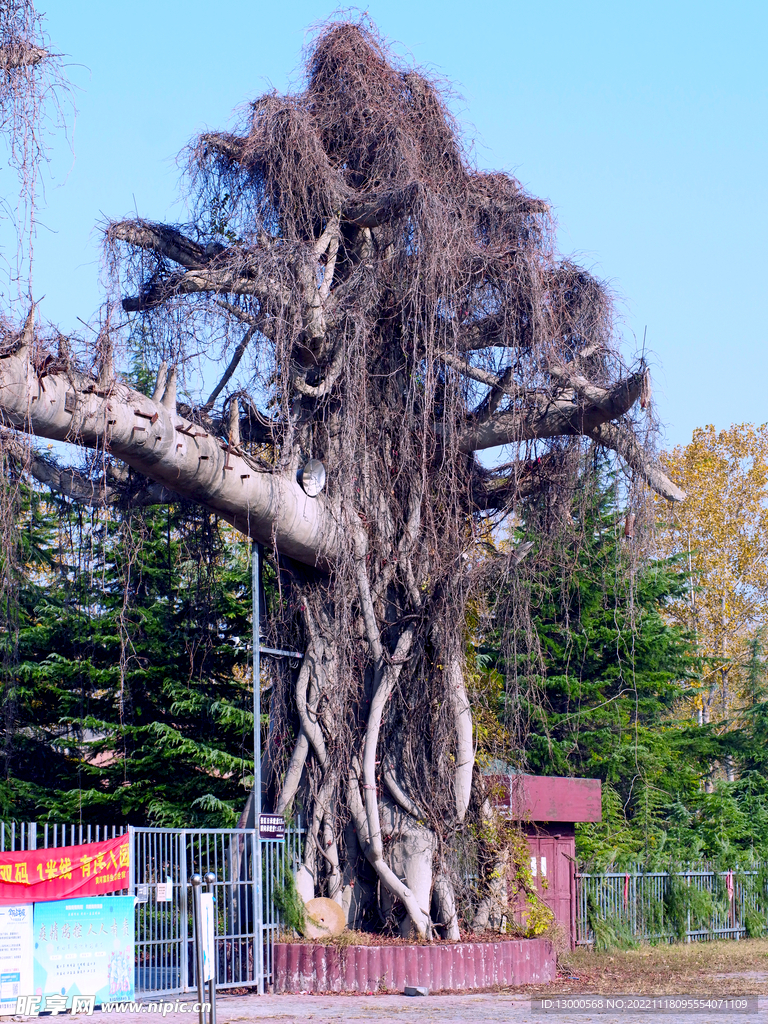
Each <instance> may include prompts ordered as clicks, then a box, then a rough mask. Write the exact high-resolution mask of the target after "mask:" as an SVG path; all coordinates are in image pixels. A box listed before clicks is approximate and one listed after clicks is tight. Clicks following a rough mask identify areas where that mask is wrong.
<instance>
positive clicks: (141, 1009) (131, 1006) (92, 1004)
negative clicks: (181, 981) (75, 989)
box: [16, 996, 211, 1017]
mask: <svg viewBox="0 0 768 1024" xmlns="http://www.w3.org/2000/svg"><path fill="white" fill-rule="evenodd" d="M66 1008H67V997H66V996H17V997H16V1016H17V1017H39V1015H40V1014H41V1013H50V1014H52V1015H53V1016H54V1017H55V1016H56V1014H58V1013H63V1012H64V1010H66ZM95 1008H96V996H72V1007H71V1010H70V1012H71V1013H72V1015H73V1016H74V1015H75V1014H76V1013H83V1014H85V1015H86V1017H90V1016H91V1014H92V1013H93V1012H94V1010H95ZM210 1008H211V1004H210V1003H203V1004H202V1006H201V1004H200V1003H182V1002H180V1001H179V1000H178V999H177V1000H176V1002H174V1001H173V1000H164V999H161V1000H159V1001H157V1002H154V1003H136V1002H132V1001H131V1002H128V1001H124V1002H119V1003H102V1004H101V1006H100V1010H101V1012H102V1013H159V1014H161V1015H162V1016H163V1017H165V1016H167V1015H168V1014H169V1013H199V1012H200V1010H201V1009H202V1010H204V1011H205V1012H206V1013H207V1012H208V1011H209V1010H210Z"/></svg>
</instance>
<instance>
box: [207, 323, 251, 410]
mask: <svg viewBox="0 0 768 1024" xmlns="http://www.w3.org/2000/svg"><path fill="white" fill-rule="evenodd" d="M255 333H256V328H255V327H249V328H248V330H247V331H246V332H245V334H244V335H243V340H242V341H241V342H240V344H239V345H238V346H237V348H236V349H235V351H234V354H233V356H232V358H231V359H230V361H229V366H228V367H227V368H226V370H225V371H224V374H223V376H222V378H221V380H220V381H219V383H218V384H217V385H216V387H215V388H214V389H213V391H212V392H211V393H210V395H209V396H208V401H207V402H206V403H205V405H204V406H203V408H204V409H210V408H211V407H212V405H213V404H214V402H215V401H216V399H217V398H218V397H219V395H220V394H221V392H222V391H223V390H224V388H225V387H226V386H227V384H228V383H229V381H230V378H231V377H232V374H233V373H234V372H235V370H236V369H237V367H238V366H239V364H240V360H241V359H242V358H243V355H244V354H245V350H246V349H247V348H248V342H249V341H250V340H251V338H252V337H253V336H254V334H255Z"/></svg>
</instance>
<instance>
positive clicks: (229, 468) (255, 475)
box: [0, 346, 340, 566]
mask: <svg viewBox="0 0 768 1024" xmlns="http://www.w3.org/2000/svg"><path fill="white" fill-rule="evenodd" d="M174 390H175V376H174V374H173V373H171V374H170V375H169V380H168V383H167V385H166V390H165V394H164V395H163V398H162V400H161V401H160V402H157V401H153V400H152V399H151V398H148V397H147V396H146V395H143V394H141V393H140V392H138V391H134V390H133V389H132V388H130V387H128V386H127V385H125V384H122V383H120V382H118V381H116V380H112V381H110V382H109V383H108V385H107V386H106V387H105V386H103V385H101V384H99V382H98V381H96V380H94V379H92V378H89V377H86V376H76V375H74V374H72V373H70V374H69V375H65V374H61V373H60V374H50V375H48V376H46V377H44V378H42V379H41V380H38V378H37V375H36V374H35V371H34V368H33V367H32V365H31V363H30V362H29V359H28V348H27V347H26V346H22V348H20V349H19V351H18V352H17V353H15V354H13V355H10V356H6V357H4V358H0V418H1V419H2V422H3V423H4V424H5V425H6V426H10V427H13V428H14V429H16V430H21V431H24V432H26V433H28V434H34V435H36V436H38V437H44V438H48V439H50V440H56V441H69V442H71V443H74V444H79V445H82V446H84V447H86V448H92V449H97V450H99V451H103V452H108V453H110V454H112V455H114V456H116V457H117V458H118V459H121V460H122V461H123V462H125V463H127V465H129V466H130V467H131V468H132V469H134V470H136V472H138V473H141V474H143V475H144V476H146V477H148V478H149V479H150V480H152V481H154V482H155V483H157V484H159V485H160V486H161V487H165V488H168V489H169V490H170V491H173V492H174V493H175V494H178V495H180V496H182V497H184V498H187V499H189V500H191V501H195V502H197V503H198V504H200V505H203V506H204V507H205V508H208V509H210V510H211V511H214V512H216V513H217V514H218V515H220V516H221V517H222V518H224V519H226V520H227V521H228V522H230V523H232V525H233V526H235V527H236V528H237V529H238V530H240V531H241V532H242V533H244V534H246V535H247V536H249V537H251V538H253V539H254V540H258V541H260V542H261V543H264V544H269V545H271V544H272V543H274V544H275V546H276V548H277V550H278V551H280V552H282V553H283V554H285V555H288V556H290V557H292V558H295V559H297V560H298V561H300V562H303V563H305V564H307V565H313V566H314V565H319V566H328V565H329V564H330V563H331V562H333V561H334V560H335V558H336V557H337V554H338V551H339V540H340V531H339V530H338V529H337V525H336V522H335V520H334V518H333V516H332V514H331V512H330V510H329V508H328V506H327V505H326V502H325V500H324V498H323V496H322V495H321V496H320V497H317V498H310V497H309V496H308V495H307V494H305V493H304V491H303V490H302V489H301V487H300V486H299V484H298V483H297V481H296V479H295V477H293V476H292V475H287V474H283V473H263V472H258V471H257V470H255V469H254V467H253V466H252V465H251V464H250V462H248V461H247V460H246V459H245V458H243V457H242V456H240V455H238V454H237V453H236V452H233V451H231V450H230V447H229V445H228V444H227V443H226V442H225V441H223V440H221V439H220V438H217V437H215V436H214V435H212V434H210V433H208V431H206V430H205V429H204V428H202V427H201V426H200V425H199V424H197V423H194V422H192V421H191V420H189V419H187V418H185V417H183V416H180V415H179V414H178V413H177V411H176V403H175V399H174V395H173V392H174Z"/></svg>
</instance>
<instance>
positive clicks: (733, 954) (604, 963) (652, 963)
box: [515, 939, 768, 995]
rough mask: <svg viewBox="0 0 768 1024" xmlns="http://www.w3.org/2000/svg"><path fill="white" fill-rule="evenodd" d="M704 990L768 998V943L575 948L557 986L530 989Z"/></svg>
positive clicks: (561, 964) (561, 962) (561, 965)
mask: <svg viewBox="0 0 768 1024" xmlns="http://www.w3.org/2000/svg"><path fill="white" fill-rule="evenodd" d="M704 990H706V991H708V992H710V993H712V994H713V995H715V994H717V995H768V939H743V940H741V941H739V942H733V941H726V942H691V943H689V944H687V945H684V944H680V945H673V946H669V945H665V946H641V947H640V948H639V949H631V950H626V951H619V950H611V951H609V952H606V953H593V952H590V951H589V950H588V949H577V950H575V951H574V952H572V953H566V954H564V955H563V954H561V956H560V957H559V958H558V978H557V981H556V982H555V983H554V984H553V985H547V986H541V987H540V988H531V989H526V991H531V992H533V993H535V994H537V995H550V994H551V993H553V992H561V993H574V992H584V993H587V992H600V993H608V994H609V993H617V992H626V993H642V994H643V995H676V994H681V993H686V994H693V993H696V994H698V993H700V992H702V991H704ZM515 991H518V992H521V991H522V990H521V989H517V990H515Z"/></svg>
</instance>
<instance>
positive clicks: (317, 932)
mask: <svg viewBox="0 0 768 1024" xmlns="http://www.w3.org/2000/svg"><path fill="white" fill-rule="evenodd" d="M306 915H307V916H306V923H305V925H304V935H305V936H306V937H307V938H308V939H327V938H328V936H329V935H341V933H342V932H343V931H344V929H345V928H346V927H347V920H346V917H345V915H344V911H343V910H342V909H341V907H340V906H339V904H338V903H334V901H333V900H329V899H327V898H326V897H325V896H317V897H316V898H315V899H313V900H310V901H309V903H307V904H306Z"/></svg>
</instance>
